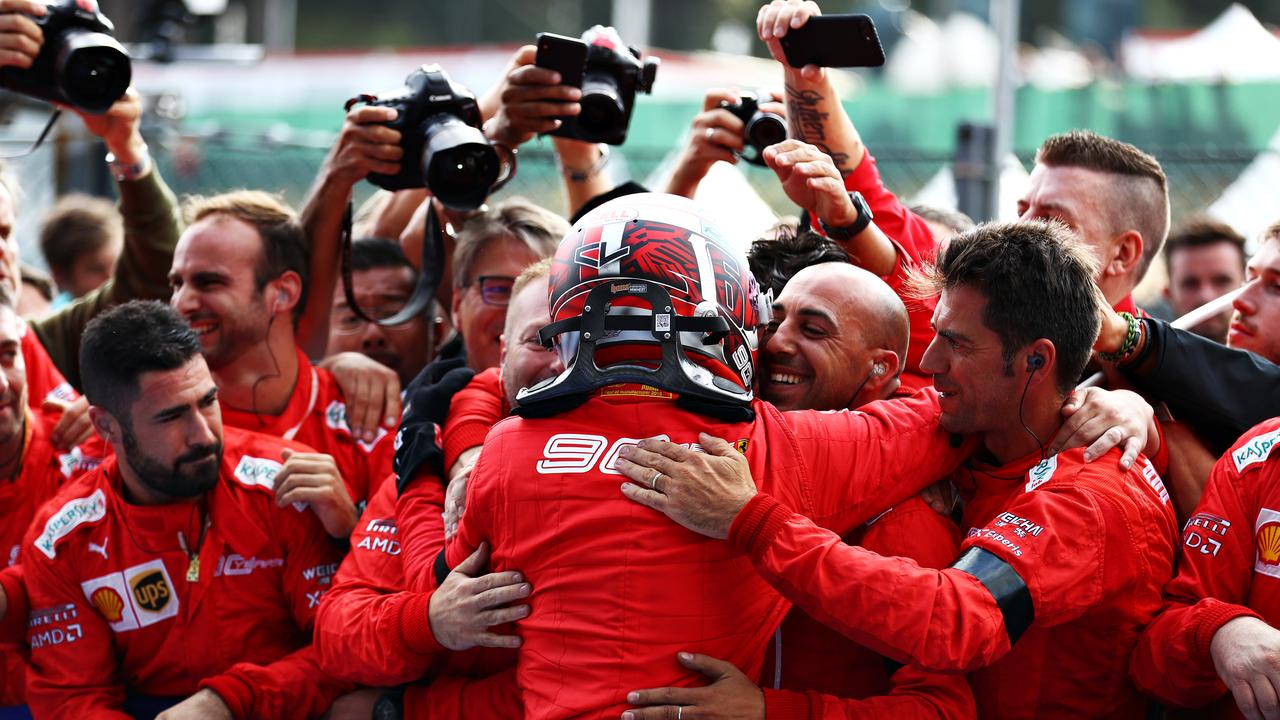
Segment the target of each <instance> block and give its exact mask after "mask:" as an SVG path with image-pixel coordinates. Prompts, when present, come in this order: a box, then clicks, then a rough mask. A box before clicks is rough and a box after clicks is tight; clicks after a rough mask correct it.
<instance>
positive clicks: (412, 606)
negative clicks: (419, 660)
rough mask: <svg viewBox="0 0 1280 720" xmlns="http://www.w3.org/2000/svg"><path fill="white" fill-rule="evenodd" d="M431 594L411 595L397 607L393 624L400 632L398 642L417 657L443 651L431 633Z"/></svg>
mask: <svg viewBox="0 0 1280 720" xmlns="http://www.w3.org/2000/svg"><path fill="white" fill-rule="evenodd" d="M430 610H431V593H412V594H411V596H410V597H409V598H408V599H407V600H405V601H404V602H403V603H400V605H399V614H398V616H397V617H396V619H395V624H396V626H397V627H398V629H399V631H400V641H401V642H403V643H404V646H405V647H406V648H408V649H409V650H411V651H413V652H415V653H417V654H419V655H431V654H433V653H437V652H440V651H442V650H444V647H443V646H441V645H440V643H439V642H437V641H436V636H435V633H433V632H431V619H430V618H429V617H428V613H429V612H430Z"/></svg>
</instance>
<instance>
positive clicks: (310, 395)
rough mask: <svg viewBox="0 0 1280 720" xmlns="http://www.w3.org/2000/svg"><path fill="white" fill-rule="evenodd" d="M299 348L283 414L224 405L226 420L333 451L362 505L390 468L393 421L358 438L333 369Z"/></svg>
mask: <svg viewBox="0 0 1280 720" xmlns="http://www.w3.org/2000/svg"><path fill="white" fill-rule="evenodd" d="M297 353H298V381H297V384H296V385H295V386H294V388H293V395H292V396H291V397H290V398H289V405H288V406H287V407H285V409H284V412H282V413H280V414H279V415H261V414H258V413H255V412H253V411H252V410H239V409H236V408H230V407H227V406H226V405H225V404H224V405H223V406H222V422H223V424H225V425H230V426H231V427H237V428H241V429H244V430H253V431H254V432H260V433H265V434H267V435H273V436H275V437H278V438H284V439H285V440H295V441H297V442H300V443H302V444H304V445H309V446H311V447H313V448H315V450H314V451H313V452H319V453H325V454H327V455H331V456H333V461H334V462H335V463H337V465H338V472H340V473H342V481H343V482H344V483H345V484H346V486H347V492H348V493H350V494H351V501H352V502H354V503H355V504H356V507H357V508H360V507H364V505H363V503H365V502H366V501H367V500H368V499H369V496H370V495H371V494H372V492H373V491H374V490H375V489H376V488H377V485H378V483H380V482H381V481H382V480H383V478H385V477H386V476H387V474H388V473H390V472H391V460H392V458H393V457H395V447H394V443H395V427H394V426H391V425H388V426H382V427H379V428H378V433H377V435H376V436H375V437H374V439H373V442H372V443H366V442H365V441H363V440H357V439H356V438H355V436H353V435H352V434H351V429H350V427H348V425H347V404H346V401H345V400H344V399H343V396H342V388H341V387H339V386H338V381H337V380H335V379H334V377H333V374H332V373H330V372H329V371H328V370H325V369H324V368H318V367H315V366H313V365H312V364H311V361H309V360H307V357H306V355H304V354H303V353H302V351H301V350H298V351H297Z"/></svg>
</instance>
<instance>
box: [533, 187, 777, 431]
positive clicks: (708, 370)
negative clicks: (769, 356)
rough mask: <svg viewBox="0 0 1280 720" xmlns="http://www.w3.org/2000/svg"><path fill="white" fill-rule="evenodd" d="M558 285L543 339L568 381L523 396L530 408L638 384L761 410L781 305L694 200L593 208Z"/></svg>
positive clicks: (572, 241) (553, 284)
mask: <svg viewBox="0 0 1280 720" xmlns="http://www.w3.org/2000/svg"><path fill="white" fill-rule="evenodd" d="M549 286H550V295H549V299H548V305H549V307H550V310H551V319H552V322H551V324H550V325H548V326H547V327H545V328H543V330H542V333H541V337H542V340H543V342H544V344H547V345H549V346H550V345H554V347H555V348H556V349H557V351H558V352H560V353H561V359H562V360H563V361H564V364H565V371H564V372H563V373H562V374H561V375H560V376H559V377H556V378H551V379H549V380H547V381H544V382H543V383H540V384H538V385H535V386H534V387H532V388H528V389H526V390H524V391H522V392H521V393H520V395H519V404H520V406H521V407H522V408H530V407H531V406H535V405H537V404H538V403H539V402H544V401H550V400H552V399H564V398H567V397H569V396H573V395H583V394H584V393H586V392H588V391H590V390H593V389H595V388H597V387H601V386H603V385H612V384H617V383H629V382H636V383H643V384H646V385H652V386H655V387H659V388H662V389H664V390H667V391H669V392H673V393H677V394H679V395H681V397H682V398H686V399H690V400H693V401H698V402H701V403H704V404H707V403H709V404H712V405H727V406H733V405H736V406H739V407H741V406H744V405H747V404H749V403H750V402H751V399H752V397H753V394H752V382H753V380H754V378H755V368H756V354H757V348H758V346H757V334H756V330H757V328H758V327H759V326H760V325H762V324H764V323H767V322H768V313H769V306H770V300H769V299H768V298H767V297H766V296H765V295H763V294H762V293H761V290H760V286H759V284H758V283H757V282H756V279H755V277H754V276H753V275H752V274H751V271H750V269H749V268H748V266H747V258H746V253H745V252H744V251H743V250H742V249H741V248H740V247H738V246H737V245H734V244H733V243H731V242H730V241H729V240H728V239H727V238H725V237H724V236H723V235H722V234H721V233H720V231H719V230H718V229H717V228H716V226H715V224H714V223H713V222H712V221H711V220H710V219H709V218H708V217H707V215H706V213H705V212H703V211H702V210H701V208H700V207H699V206H698V205H697V204H695V203H694V202H693V201H691V200H688V199H686V198H683V197H679V196H676V195H666V194H660V193H642V194H636V195H627V196H624V197H621V198H617V199H615V200H612V201H610V202H607V203H605V204H604V205H601V206H600V207H598V208H596V209H595V210H592V211H591V212H590V213H588V214H587V215H586V216H584V217H583V218H582V219H581V220H579V221H578V222H577V224H575V225H574V226H573V228H571V229H570V230H569V234H568V235H566V236H565V238H564V239H563V240H562V241H561V242H560V249H559V250H558V251H557V252H556V257H555V262H554V264H553V265H552V268H551V276H550V282H549ZM535 412H536V411H535ZM525 414H529V413H528V412H526V413H525Z"/></svg>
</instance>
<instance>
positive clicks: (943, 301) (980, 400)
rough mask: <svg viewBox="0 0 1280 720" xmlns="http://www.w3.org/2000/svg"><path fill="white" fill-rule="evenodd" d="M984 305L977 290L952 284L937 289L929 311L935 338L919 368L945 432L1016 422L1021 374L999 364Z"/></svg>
mask: <svg viewBox="0 0 1280 720" xmlns="http://www.w3.org/2000/svg"><path fill="white" fill-rule="evenodd" d="M986 309H987V299H986V298H985V297H984V296H983V295H982V293H981V292H979V291H977V290H975V289H973V288H970V287H967V286H964V285H958V286H955V287H952V288H948V289H946V290H944V291H943V292H942V295H941V297H940V298H939V299H938V307H937V309H936V310H935V311H934V313H933V326H934V329H935V330H936V331H937V336H936V337H934V339H933V342H931V343H930V344H929V347H928V348H927V349H926V350H925V351H924V356H923V357H922V358H921V360H920V369H922V370H924V371H925V372H927V373H929V374H931V375H933V385H934V387H935V388H937V390H938V392H939V393H940V395H941V400H940V404H941V407H942V416H941V419H940V422H941V424H942V427H944V428H946V429H947V430H948V431H950V432H954V433H964V434H969V433H983V432H991V431H993V430H1003V429H1005V428H1006V427H1007V426H1008V425H1009V424H1010V423H1011V422H1017V418H1018V400H1019V398H1020V397H1021V393H1022V387H1021V386H1020V385H1019V382H1020V381H1021V380H1023V379H1024V376H1023V375H1022V374H1020V373H1014V372H1011V369H1010V368H1009V366H1008V365H1007V364H1006V363H1005V361H1004V346H1003V345H1002V343H1001V342H1000V336H999V335H997V334H996V333H995V331H993V330H991V329H990V328H988V327H987V326H986V325H985V324H984V322H983V319H982V317H983V313H984V312H985V311H986Z"/></svg>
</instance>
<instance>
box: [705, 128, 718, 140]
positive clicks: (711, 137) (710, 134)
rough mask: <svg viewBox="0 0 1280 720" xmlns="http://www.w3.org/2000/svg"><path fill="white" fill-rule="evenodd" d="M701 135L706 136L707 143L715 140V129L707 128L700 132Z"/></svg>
mask: <svg viewBox="0 0 1280 720" xmlns="http://www.w3.org/2000/svg"><path fill="white" fill-rule="evenodd" d="M702 134H703V135H705V136H706V138H707V140H708V141H711V140H715V138H716V129H715V128H707V129H706V130H704V131H703V132H702Z"/></svg>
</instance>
